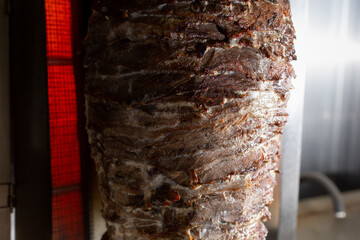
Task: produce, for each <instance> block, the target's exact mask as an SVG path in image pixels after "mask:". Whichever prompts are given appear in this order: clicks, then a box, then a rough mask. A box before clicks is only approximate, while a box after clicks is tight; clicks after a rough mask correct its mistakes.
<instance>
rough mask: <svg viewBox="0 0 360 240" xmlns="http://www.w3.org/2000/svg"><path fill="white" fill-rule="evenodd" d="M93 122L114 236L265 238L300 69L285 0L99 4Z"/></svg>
mask: <svg viewBox="0 0 360 240" xmlns="http://www.w3.org/2000/svg"><path fill="white" fill-rule="evenodd" d="M93 8H94V10H93V14H92V16H91V17H90V19H89V28H88V37H87V39H86V41H85V43H86V48H87V53H86V56H85V68H86V94H85V99H86V116H87V131H88V135H89V142H90V146H91V153H92V158H93V159H94V160H95V163H96V169H97V173H98V177H99V182H100V192H101V197H102V203H103V216H104V219H105V221H106V224H107V235H108V238H109V239H111V240H122V239H124V240H125V239H126V240H131V239H134V240H135V239H136V240H148V239H163V240H165V239H168V240H170V239H171V240H180V239H193V240H195V239H208V240H220V239H227V240H232V239H249V240H252V239H254V240H255V239H265V238H266V234H267V230H266V228H265V226H264V225H263V223H262V221H263V220H264V219H268V218H270V213H269V211H268V206H269V205H270V204H271V202H272V200H273V187H274V185H275V184H276V183H275V172H276V171H277V170H278V167H279V166H278V162H279V158H280V152H279V151H280V137H281V133H282V130H283V127H284V125H285V123H286V119H287V113H286V109H285V108H286V103H287V100H288V98H289V91H290V89H291V87H292V86H291V82H290V81H291V79H292V78H293V77H294V71H293V68H292V66H291V64H290V61H292V60H295V58H296V56H295V51H294V48H293V40H294V38H295V36H294V29H293V26H292V21H291V15H290V6H289V2H288V0H274V1H266V0H261V1H260V0H255V1H245V0H237V1H235V0H234V1H232V0H227V1H225V0H223V1H215V0H212V1H175V0H154V1H144V0H133V1H111V0H98V1H95V2H94V4H93Z"/></svg>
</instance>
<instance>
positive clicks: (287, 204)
mask: <svg viewBox="0 0 360 240" xmlns="http://www.w3.org/2000/svg"><path fill="white" fill-rule="evenodd" d="M290 4H291V11H292V18H293V22H294V26H295V30H296V35H297V41H296V42H295V48H296V50H297V56H298V60H297V61H296V62H294V63H293V66H294V68H295V72H296V75H297V78H296V79H295V80H293V85H294V90H292V92H291V97H290V100H289V103H288V113H289V118H288V123H287V125H286V127H285V129H284V135H283V145H282V159H281V182H280V209H279V223H278V229H277V239H278V240H294V239H296V220H297V209H298V196H299V181H300V159H301V143H302V126H303V105H304V89H305V62H304V56H303V54H304V53H303V52H302V51H301V49H303V47H304V44H305V43H304V36H305V32H306V26H307V18H308V17H307V16H308V7H309V0H305V1H304V0H301V1H300V0H291V1H290Z"/></svg>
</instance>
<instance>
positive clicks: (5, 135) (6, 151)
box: [0, 0, 11, 240]
mask: <svg viewBox="0 0 360 240" xmlns="http://www.w3.org/2000/svg"><path fill="white" fill-rule="evenodd" d="M7 4H8V2H7V1H6V0H0V53H1V54H0V153H1V154H0V239H1V240H9V239H10V214H11V208H10V206H9V200H8V199H9V193H10V191H9V184H10V183H11V168H10V100H9V99H10V89H9V71H10V67H9V59H10V58H9V16H8V5H7Z"/></svg>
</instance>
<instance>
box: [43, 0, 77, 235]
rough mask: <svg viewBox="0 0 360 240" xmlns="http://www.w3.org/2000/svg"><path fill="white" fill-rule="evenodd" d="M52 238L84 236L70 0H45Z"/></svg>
mask: <svg viewBox="0 0 360 240" xmlns="http://www.w3.org/2000/svg"><path fill="white" fill-rule="evenodd" d="M45 14H46V38H47V63H48V68H47V70H48V95H49V119H50V148H51V176H52V188H53V197H52V221H53V223H52V224H53V237H52V239H53V240H62V239H66V240H81V239H84V226H83V222H84V221H83V204H82V194H81V188H80V184H81V169H80V152H79V140H78V132H77V105H76V86H75V77H74V66H73V59H72V57H73V56H72V51H73V49H72V11H71V1H70V0H45Z"/></svg>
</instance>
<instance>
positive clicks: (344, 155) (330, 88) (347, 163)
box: [301, 0, 360, 193]
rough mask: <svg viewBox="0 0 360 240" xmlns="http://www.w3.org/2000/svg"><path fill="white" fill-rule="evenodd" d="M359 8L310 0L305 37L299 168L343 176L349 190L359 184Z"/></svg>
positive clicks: (352, 0)
mask: <svg viewBox="0 0 360 240" xmlns="http://www.w3.org/2000/svg"><path fill="white" fill-rule="evenodd" d="M359 10H360V1H358V0H312V1H311V5H310V8H309V23H311V24H308V25H307V28H308V29H307V33H308V34H307V37H306V41H307V49H306V50H307V65H306V70H307V74H306V90H305V95H306V96H305V107H304V132H303V146H302V149H303V151H302V152H303V155H302V166H301V169H302V171H304V172H306V171H319V172H322V173H326V174H330V175H333V176H340V175H342V176H345V178H346V179H345V181H344V187H348V188H358V187H360V181H359V179H360V178H359V175H360V174H359V173H360V161H359V155H360V147H359V146H360V121H359V119H360V14H359ZM345 185H346V186H345ZM350 185H351V186H350ZM302 190H305V191H304V193H305V192H306V190H307V189H302Z"/></svg>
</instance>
